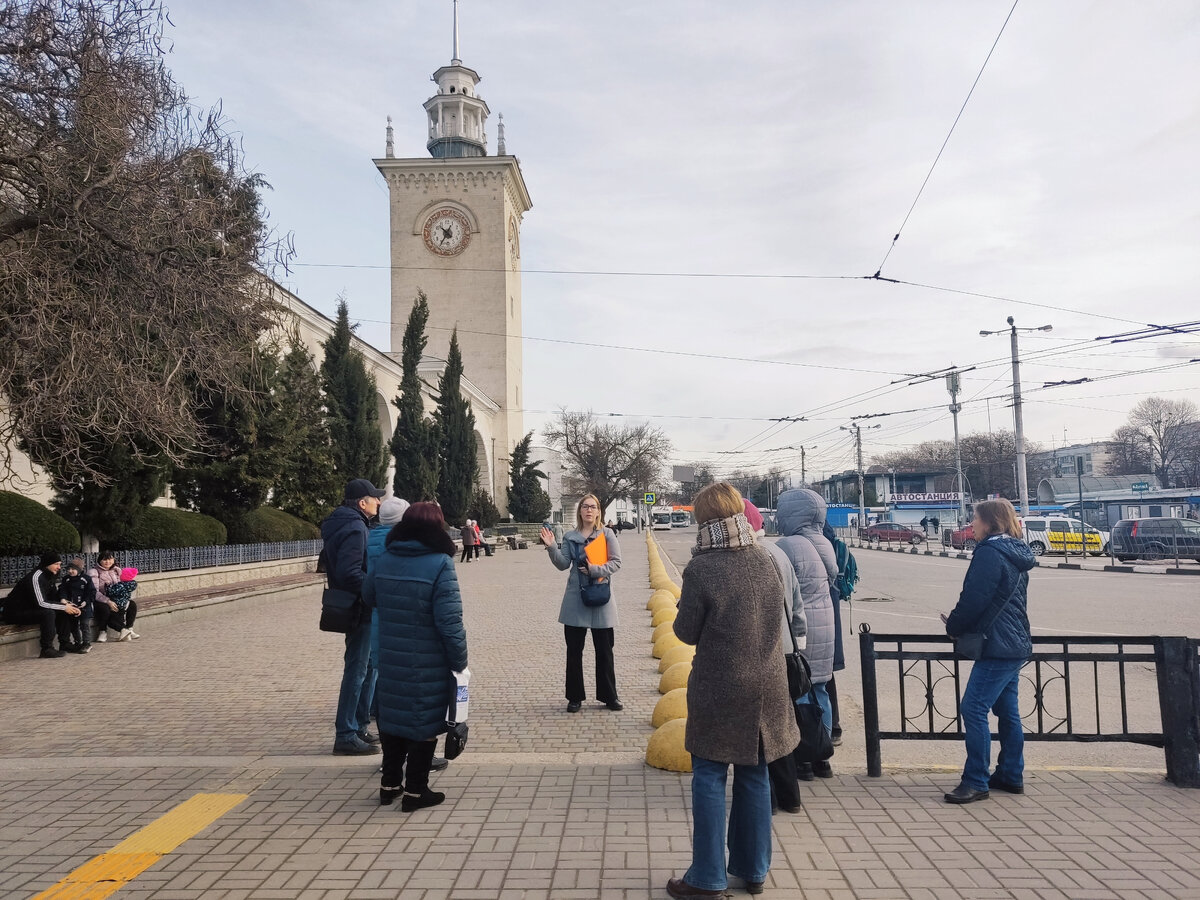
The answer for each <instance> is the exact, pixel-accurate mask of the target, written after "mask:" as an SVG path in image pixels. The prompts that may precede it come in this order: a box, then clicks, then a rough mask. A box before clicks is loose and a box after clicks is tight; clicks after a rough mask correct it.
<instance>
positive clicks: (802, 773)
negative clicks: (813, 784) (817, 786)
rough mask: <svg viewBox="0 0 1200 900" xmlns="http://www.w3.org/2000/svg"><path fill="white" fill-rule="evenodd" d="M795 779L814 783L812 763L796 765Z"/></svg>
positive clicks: (814, 776)
mask: <svg viewBox="0 0 1200 900" xmlns="http://www.w3.org/2000/svg"><path fill="white" fill-rule="evenodd" d="M796 777H797V778H799V779H800V780H801V781H814V780H815V779H816V777H817V776H816V775H814V774H813V767H812V763H796Z"/></svg>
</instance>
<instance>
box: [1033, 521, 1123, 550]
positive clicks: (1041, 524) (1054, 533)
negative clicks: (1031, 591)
mask: <svg viewBox="0 0 1200 900" xmlns="http://www.w3.org/2000/svg"><path fill="white" fill-rule="evenodd" d="M1022 525H1023V526H1024V530H1025V543H1027V544H1028V545H1029V549H1030V550H1032V551H1033V555H1034V556H1041V555H1042V554H1043V553H1065V554H1067V555H1068V556H1069V555H1070V554H1072V553H1073V554H1075V555H1076V556H1079V555H1080V553H1081V551H1082V549H1083V547H1084V546H1085V542H1086V546H1087V552H1088V553H1090V554H1091V555H1092V556H1099V555H1101V554H1102V553H1107V552H1108V535H1106V534H1105V533H1104V532H1102V531H1100V530H1099V529H1098V528H1094V527H1092V526H1091V525H1088V524H1086V523H1085V522H1080V521H1079V520H1078V519H1072V518H1070V517H1069V516H1026V517H1025V518H1024V519H1023V520H1022Z"/></svg>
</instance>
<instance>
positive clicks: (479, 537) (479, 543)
mask: <svg viewBox="0 0 1200 900" xmlns="http://www.w3.org/2000/svg"><path fill="white" fill-rule="evenodd" d="M471 527H472V528H474V529H475V558H476V559H479V551H480V549H481V548H482V547H483V529H482V528H480V527H479V523H478V522H477V521H475V520H474V519H472V520H471ZM491 555H492V554H490V553H489V554H488V556H491Z"/></svg>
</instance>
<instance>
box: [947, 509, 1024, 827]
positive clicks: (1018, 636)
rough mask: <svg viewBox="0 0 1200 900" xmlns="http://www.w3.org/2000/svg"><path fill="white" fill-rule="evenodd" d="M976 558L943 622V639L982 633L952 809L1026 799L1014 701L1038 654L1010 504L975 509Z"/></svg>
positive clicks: (965, 705) (964, 706)
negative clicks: (996, 793) (996, 739)
mask: <svg viewBox="0 0 1200 900" xmlns="http://www.w3.org/2000/svg"><path fill="white" fill-rule="evenodd" d="M971 528H972V529H973V530H974V532H975V541H976V547H975V554H974V556H973V558H972V559H971V565H970V567H969V568H968V569H967V575H966V578H965V579H964V580H963V589H962V594H960V595H959V598H958V605H957V606H955V607H954V610H953V611H952V612H951V613H950V615H949V616H942V620H943V621H944V622H945V623H946V633H947V634H948V635H950V636H951V637H959V636H961V635H964V634H968V633H972V632H982V633H983V634H984V636H985V637H984V646H983V653H982V655H981V656H980V658H979V659H977V660H976V661H975V663H974V665H972V666H971V677H970V678H969V679H968V680H967V687H966V690H964V691H963V696H962V702H961V704H960V712H961V715H962V722H963V732H964V737H965V740H966V745H967V762H966V765H965V766H963V774H962V782H961V783H960V784H959V786H958V787H956V788H955V789H954V790H953V791H951V792H949V793H948V794H946V802H947V803H972V802H974V801H976V800H984V799H986V798H987V797H988V792H989V789H990V788H995V789H996V790H1001V791H1007V792H1008V793H1010V794H1023V793H1025V757H1024V748H1025V733H1024V731H1023V730H1022V727H1021V710H1020V705H1019V701H1018V696H1017V690H1018V686H1019V684H1020V680H1021V667H1022V666H1024V665H1025V661H1026V660H1028V659H1029V656H1030V654H1032V653H1033V642H1032V640H1031V639H1030V635H1029V613H1028V611H1027V609H1026V591H1027V588H1028V585H1029V570H1030V569H1032V568H1033V567H1034V566H1035V565H1036V560H1035V559H1034V556H1033V551H1031V550H1030V549H1029V546H1028V545H1027V544H1026V543H1025V541H1024V540H1023V539H1022V536H1021V522H1020V520H1019V519H1018V518H1017V512H1016V510H1014V509H1013V506H1012V504H1011V503H1009V502H1008V501H1007V500H986V501H984V502H983V503H979V504H977V505H976V506H975V519H974V521H972V522H971ZM989 709H990V710H992V711H993V712H994V713H995V714H996V719H997V723H998V727H999V734H1000V753H999V755H998V756H997V757H996V771H995V772H994V773H992V774H991V775H990V776H989V774H988V772H989V769H990V768H991V757H992V731H991V728H990V727H989V725H988V710H989Z"/></svg>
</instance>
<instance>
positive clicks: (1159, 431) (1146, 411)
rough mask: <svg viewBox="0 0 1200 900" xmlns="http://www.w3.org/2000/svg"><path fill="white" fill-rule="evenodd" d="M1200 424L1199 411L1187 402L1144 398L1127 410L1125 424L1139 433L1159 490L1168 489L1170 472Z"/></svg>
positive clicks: (1179, 460)
mask: <svg viewBox="0 0 1200 900" xmlns="http://www.w3.org/2000/svg"><path fill="white" fill-rule="evenodd" d="M1198 421H1200V409H1198V408H1197V407H1196V404H1195V403H1193V402H1192V401H1191V400H1164V399H1163V398H1162V397H1147V398H1146V399H1144V400H1141V401H1139V402H1138V403H1137V404H1136V405H1135V406H1134V407H1133V409H1131V410H1130V411H1129V419H1128V422H1127V424H1128V425H1129V426H1131V427H1133V428H1135V429H1137V431H1138V432H1139V433H1140V434H1141V436H1142V438H1143V440H1145V442H1146V446H1147V447H1148V448H1149V450H1150V462H1151V464H1152V465H1153V466H1154V474H1156V475H1157V476H1158V480H1159V481H1160V482H1161V483H1162V486H1163V487H1170V485H1171V475H1172V470H1173V469H1174V468H1175V466H1176V464H1177V463H1179V462H1181V460H1182V457H1183V456H1184V455H1185V453H1187V452H1188V446H1189V443H1190V440H1191V439H1192V438H1193V436H1194V435H1195V434H1196V429H1195V428H1193V427H1192V426H1193V425H1194V423H1196V422H1198Z"/></svg>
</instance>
